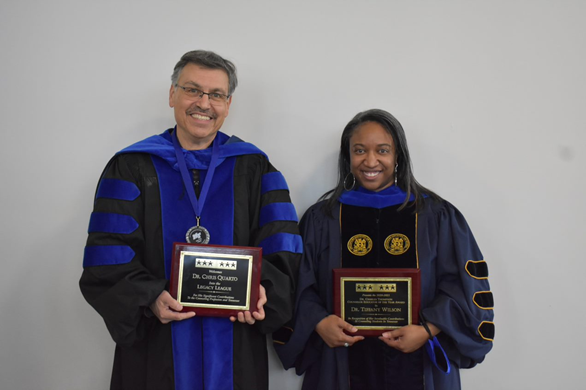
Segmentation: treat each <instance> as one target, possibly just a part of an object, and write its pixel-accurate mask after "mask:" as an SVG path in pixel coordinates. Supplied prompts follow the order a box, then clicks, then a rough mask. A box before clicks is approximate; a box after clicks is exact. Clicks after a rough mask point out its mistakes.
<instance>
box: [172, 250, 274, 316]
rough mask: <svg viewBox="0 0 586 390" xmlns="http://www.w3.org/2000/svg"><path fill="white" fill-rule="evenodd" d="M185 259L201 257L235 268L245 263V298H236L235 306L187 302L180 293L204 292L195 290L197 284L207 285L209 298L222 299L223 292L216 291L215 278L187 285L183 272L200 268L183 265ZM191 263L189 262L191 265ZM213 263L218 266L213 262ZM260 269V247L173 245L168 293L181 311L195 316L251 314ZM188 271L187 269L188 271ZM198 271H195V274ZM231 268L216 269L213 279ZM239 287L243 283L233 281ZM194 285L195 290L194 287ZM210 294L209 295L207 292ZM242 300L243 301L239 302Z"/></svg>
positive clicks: (193, 272) (253, 308)
mask: <svg viewBox="0 0 586 390" xmlns="http://www.w3.org/2000/svg"><path fill="white" fill-rule="evenodd" d="M186 256H192V257H194V258H195V257H197V256H200V257H203V258H206V259H207V260H220V261H224V260H227V261H230V262H234V263H236V267H237V268H239V266H240V265H242V264H244V265H245V266H247V267H248V268H247V269H245V273H246V280H245V282H244V283H245V287H244V289H245V292H244V294H245V295H246V297H245V298H244V297H243V296H242V293H241V294H240V295H239V297H240V298H241V299H239V302H240V304H234V303H203V302H200V301H198V302H189V301H187V300H186V296H184V295H183V294H182V292H183V290H185V289H189V291H190V292H191V291H195V292H198V293H200V292H201V293H203V290H201V289H198V287H197V285H198V283H201V284H205V283H208V286H209V287H207V289H206V290H205V291H206V293H207V292H209V294H208V296H209V297H213V296H214V295H216V296H217V297H218V296H221V295H222V294H224V293H223V292H221V291H220V292H217V289H215V287H216V286H218V283H221V282H219V281H216V280H215V279H211V278H212V277H213V276H214V275H210V279H207V280H199V282H198V281H195V280H194V281H193V283H190V284H189V286H187V285H186V282H185V281H184V277H185V276H186V275H185V273H186V272H192V274H198V272H200V271H199V270H198V268H199V267H197V266H195V265H193V266H190V265H186V264H185V263H186V261H185V259H186ZM190 261H191V260H188V262H190ZM214 264H217V263H216V262H214ZM261 267H262V248H256V247H245V246H230V245H209V244H189V243H183V242H175V243H173V258H172V262H171V279H170V283H169V293H170V294H171V296H172V297H173V298H175V299H176V300H177V301H178V302H179V303H180V304H181V305H183V310H181V311H182V312H187V311H194V312H195V313H196V315H198V316H204V317H230V316H236V315H237V314H238V313H240V312H244V311H250V312H251V313H252V312H255V311H258V309H257V306H256V304H257V302H258V295H259V286H260V273H261ZM187 268H189V269H187ZM201 268H204V267H201ZM210 269H215V267H209V268H208V269H207V270H208V271H209V270H210ZM196 271H197V272H196ZM230 271H231V270H230V269H223V270H221V271H218V270H215V271H213V272H214V273H215V276H216V277H217V276H218V275H223V273H224V272H230ZM201 272H202V273H204V274H205V273H206V270H205V269H204V270H202V271H201ZM236 283H238V284H241V283H243V282H242V281H241V280H238V282H236ZM193 285H195V287H194V286H193ZM210 291H211V292H210ZM243 299H244V301H245V302H242V300H243Z"/></svg>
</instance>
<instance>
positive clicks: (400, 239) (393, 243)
mask: <svg viewBox="0 0 586 390" xmlns="http://www.w3.org/2000/svg"><path fill="white" fill-rule="evenodd" d="M410 246H411V242H410V241H409V238H407V236H406V235H404V234H400V233H395V234H391V235H390V236H388V237H387V239H386V240H385V249H386V250H387V252H389V253H390V254H391V255H402V254H403V253H405V252H407V250H408V249H409V247H410Z"/></svg>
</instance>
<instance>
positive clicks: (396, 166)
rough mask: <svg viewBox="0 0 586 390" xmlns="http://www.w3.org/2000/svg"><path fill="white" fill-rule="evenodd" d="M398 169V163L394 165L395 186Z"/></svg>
mask: <svg viewBox="0 0 586 390" xmlns="http://www.w3.org/2000/svg"><path fill="white" fill-rule="evenodd" d="M398 167H399V163H397V164H395V186H396V185H397V176H398V173H397V168H398Z"/></svg>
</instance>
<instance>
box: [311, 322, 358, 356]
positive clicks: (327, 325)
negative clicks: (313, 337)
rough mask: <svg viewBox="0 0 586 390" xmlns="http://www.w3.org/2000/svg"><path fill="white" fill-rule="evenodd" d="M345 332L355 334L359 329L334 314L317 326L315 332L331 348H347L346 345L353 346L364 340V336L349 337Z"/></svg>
mask: <svg viewBox="0 0 586 390" xmlns="http://www.w3.org/2000/svg"><path fill="white" fill-rule="evenodd" d="M344 330H345V331H347V332H351V333H354V332H356V331H357V330H358V329H356V328H355V327H354V326H352V325H351V324H349V323H347V322H346V321H344V320H343V319H341V318H340V317H338V316H336V315H333V314H331V315H329V316H327V317H326V318H324V319H323V320H321V321H320V322H319V323H318V324H317V325H316V326H315V331H316V332H317V333H318V334H319V335H320V336H321V338H322V339H323V340H324V342H325V343H326V344H327V345H328V346H329V347H330V348H335V347H345V346H346V344H348V345H347V346H351V345H353V344H354V343H356V342H358V341H360V340H364V337H362V336H348V335H347V334H346V333H344Z"/></svg>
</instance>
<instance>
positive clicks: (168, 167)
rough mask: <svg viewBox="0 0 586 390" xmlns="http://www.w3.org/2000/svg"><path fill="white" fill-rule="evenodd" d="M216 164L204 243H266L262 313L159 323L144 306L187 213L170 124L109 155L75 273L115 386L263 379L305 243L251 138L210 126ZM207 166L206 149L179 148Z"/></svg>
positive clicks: (275, 175) (162, 388) (190, 160)
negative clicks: (270, 341)
mask: <svg viewBox="0 0 586 390" xmlns="http://www.w3.org/2000/svg"><path fill="white" fill-rule="evenodd" d="M217 140H218V141H219V142H221V146H220V153H221V154H220V157H221V158H220V165H218V167H217V169H216V173H215V176H214V180H213V181H212V185H211V187H210V193H209V195H208V200H207V201H206V204H205V205H204V212H203V214H202V220H201V223H202V226H205V227H206V228H207V229H208V230H209V231H210V234H211V241H210V244H221V245H238V246H260V247H262V248H263V261H262V275H261V283H262V285H263V286H264V287H265V289H266V292H267V298H268V302H267V304H266V305H265V307H264V309H265V313H266V318H265V320H264V321H257V322H256V323H255V324H254V325H252V326H251V325H247V324H241V323H238V322H236V323H234V324H232V323H231V322H230V321H229V320H228V319H227V318H209V317H208V318H203V317H197V316H196V317H194V318H192V319H189V320H185V321H180V322H174V323H171V324H166V325H163V324H161V323H160V321H159V320H158V319H157V318H156V317H155V316H154V315H153V314H152V312H150V310H149V309H148V307H149V305H150V304H151V303H152V302H153V301H154V300H155V299H156V298H157V297H158V296H159V294H160V293H161V292H162V291H163V290H164V289H168V279H169V274H170V261H171V254H172V243H173V242H185V232H186V231H187V229H189V227H191V226H194V225H195V224H196V220H195V216H194V212H193V209H192V207H191V204H190V203H189V200H188V197H187V196H186V194H185V191H184V184H183V182H182V181H181V177H180V174H179V171H178V168H177V165H176V157H175V156H174V150H173V147H172V143H171V137H170V131H167V132H165V133H163V134H161V135H159V136H154V137H150V138H148V139H147V140H145V141H142V142H140V143H138V144H136V145H133V146H131V147H129V148H127V149H125V150H123V151H122V152H121V153H119V154H117V155H116V156H115V157H114V158H113V159H112V160H111V161H110V163H109V164H108V166H107V167H106V169H105V170H104V173H103V174H102V177H101V179H100V183H99V186H98V190H97V191H96V200H95V204H94V211H93V213H92V218H91V220H90V227H89V229H88V230H89V236H88V241H87V246H86V252H85V258H84V271H83V274H82V277H81V280H80V287H81V291H82V293H83V295H84V297H85V298H86V300H87V301H88V302H89V303H90V304H91V305H92V306H93V307H94V308H95V309H96V310H97V311H98V313H99V314H100V315H101V316H102V317H103V319H104V322H105V323H106V326H107V327H108V330H109V332H110V334H111V336H112V338H113V339H114V341H115V342H116V352H115V358H114V368H113V373H112V382H111V388H112V389H136V390H139V389H140V390H145V389H148V390H171V389H176V390H185V389H268V372H267V371H268V357H267V350H266V338H265V335H266V334H270V333H272V332H273V331H275V330H277V329H279V328H280V327H281V326H282V325H283V324H285V323H286V322H287V321H289V320H290V318H291V316H292V311H293V310H292V309H293V300H294V290H295V281H296V276H297V270H298V263H299V256H300V252H301V249H302V248H301V240H300V236H299V235H298V229H297V223H296V215H295V211H294V208H293V205H292V204H291V203H290V198H289V192H288V188H287V185H286V182H285V180H284V178H283V177H282V175H281V174H280V172H278V171H277V170H276V169H275V168H274V167H273V166H272V165H271V164H270V163H269V161H268V159H267V158H266V156H265V155H264V154H263V153H262V152H261V151H260V150H258V149H256V148H255V147H254V146H252V145H250V144H246V143H243V142H242V141H240V140H238V139H236V138H235V137H232V138H229V137H228V136H226V135H224V134H222V133H218V136H217ZM184 153H185V156H186V160H187V164H188V168H189V169H198V170H199V171H200V173H201V176H202V178H204V177H205V174H206V172H207V165H208V164H209V161H210V153H209V150H207V151H197V152H186V151H184Z"/></svg>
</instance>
